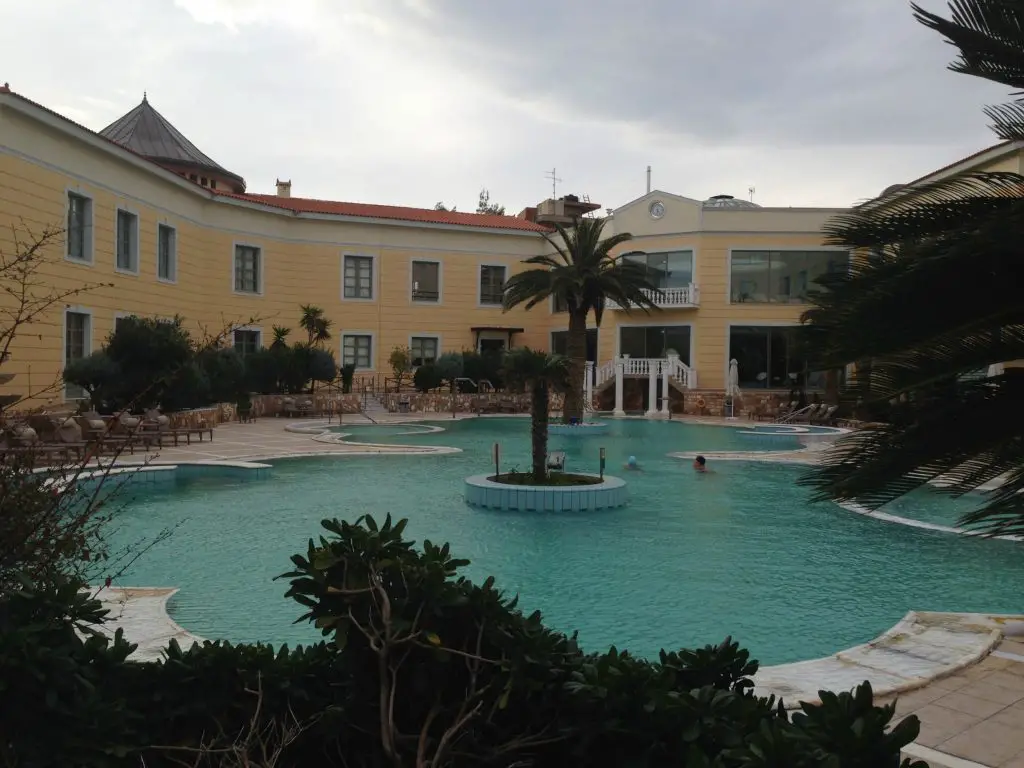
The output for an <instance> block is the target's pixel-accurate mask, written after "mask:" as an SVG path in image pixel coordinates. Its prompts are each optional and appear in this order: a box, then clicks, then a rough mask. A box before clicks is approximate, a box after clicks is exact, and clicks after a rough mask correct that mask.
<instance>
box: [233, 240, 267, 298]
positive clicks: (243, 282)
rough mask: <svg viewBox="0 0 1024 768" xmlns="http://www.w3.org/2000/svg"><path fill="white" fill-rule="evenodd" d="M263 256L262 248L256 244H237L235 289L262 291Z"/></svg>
mask: <svg viewBox="0 0 1024 768" xmlns="http://www.w3.org/2000/svg"><path fill="white" fill-rule="evenodd" d="M261 256H262V254H261V253H260V249H259V248H256V247H254V246H251V245H236V246H235V290H236V291H237V292H238V293H259V292H260V284H261V282H262V280H261V278H262V275H261V274H260V270H261V268H262V264H260V261H261V258H260V257H261Z"/></svg>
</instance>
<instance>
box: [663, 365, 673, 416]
mask: <svg viewBox="0 0 1024 768" xmlns="http://www.w3.org/2000/svg"><path fill="white" fill-rule="evenodd" d="M671 370H672V361H671V359H670V360H669V361H668V362H667V363H662V364H661V415H662V416H668V415H669V401H670V399H671V398H670V396H669V395H670V393H671V391H672V390H671V389H669V383H668V380H669V371H671Z"/></svg>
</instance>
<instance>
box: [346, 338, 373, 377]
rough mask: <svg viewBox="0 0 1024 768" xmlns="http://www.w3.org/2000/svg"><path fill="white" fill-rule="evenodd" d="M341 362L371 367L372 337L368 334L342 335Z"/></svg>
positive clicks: (359, 366) (358, 366)
mask: <svg viewBox="0 0 1024 768" xmlns="http://www.w3.org/2000/svg"><path fill="white" fill-rule="evenodd" d="M341 364H342V365H354V366H355V367H356V368H363V369H371V368H373V337H372V336H370V335H368V334H346V335H344V336H342V337H341Z"/></svg>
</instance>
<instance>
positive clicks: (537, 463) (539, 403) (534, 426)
mask: <svg viewBox="0 0 1024 768" xmlns="http://www.w3.org/2000/svg"><path fill="white" fill-rule="evenodd" d="M549 400H550V398H549V397H548V385H547V382H536V383H534V385H533V389H532V391H531V392H530V441H531V445H532V448H533V481H534V482H535V483H539V482H540V481H541V480H542V479H543V478H544V476H545V475H546V474H547V471H548V467H547V463H548V408H549Z"/></svg>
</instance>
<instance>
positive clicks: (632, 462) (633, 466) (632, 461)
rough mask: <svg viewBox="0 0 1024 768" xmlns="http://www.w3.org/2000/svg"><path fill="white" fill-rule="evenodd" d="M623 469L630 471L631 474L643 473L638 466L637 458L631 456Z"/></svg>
mask: <svg viewBox="0 0 1024 768" xmlns="http://www.w3.org/2000/svg"><path fill="white" fill-rule="evenodd" d="M623 469H628V470H629V471H630V472H643V470H642V469H640V465H639V464H637V461H636V456H630V457H629V458H628V459H626V464H625V466H624V467H623Z"/></svg>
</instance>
